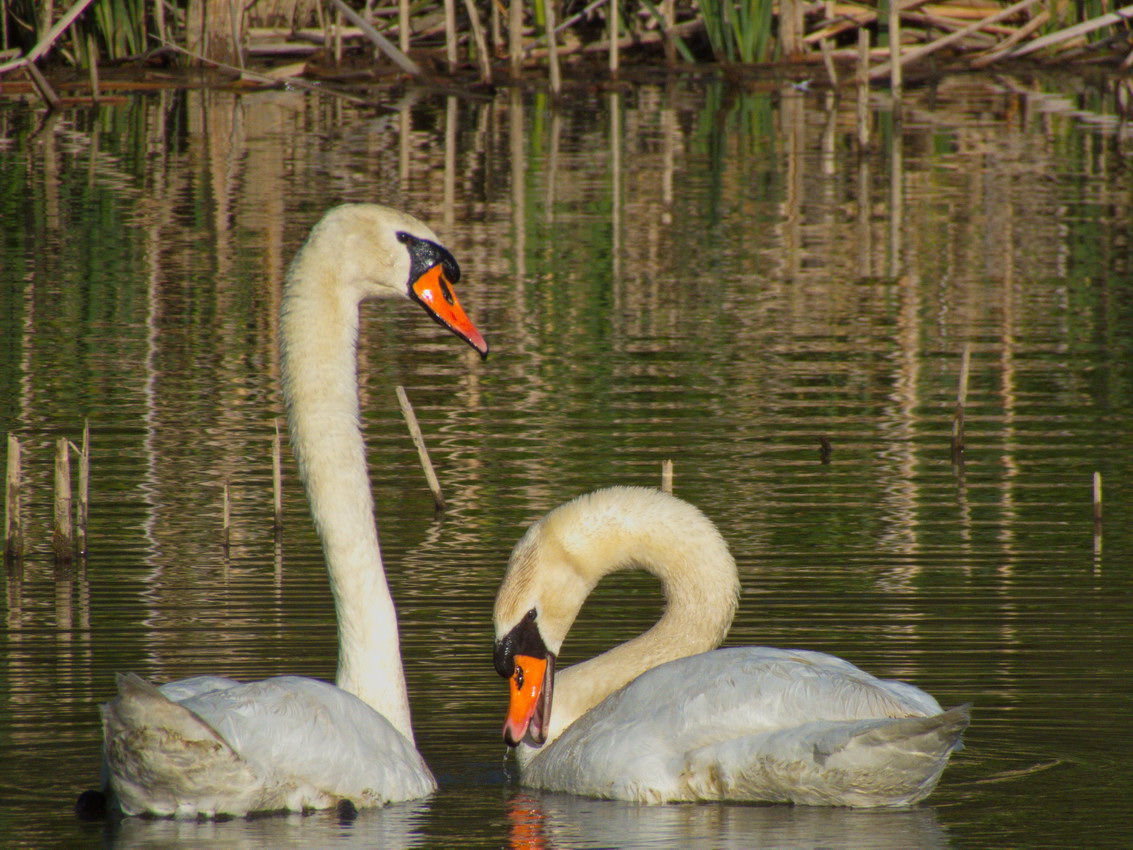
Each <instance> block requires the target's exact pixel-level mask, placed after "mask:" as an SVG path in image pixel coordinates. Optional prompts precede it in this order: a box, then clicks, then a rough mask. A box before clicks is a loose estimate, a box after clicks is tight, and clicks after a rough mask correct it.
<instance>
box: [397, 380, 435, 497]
mask: <svg viewBox="0 0 1133 850" xmlns="http://www.w3.org/2000/svg"><path fill="white" fill-rule="evenodd" d="M397 402H398V404H400V405H401V415H402V416H404V417H405V424H406V425H407V426H408V427H409V435H410V436H411V437H412V438H413V445H415V446H416V447H417V457H418V458H420V460H421V468H422V469H423V470H424V471H425V481H426V482H428V484H429V489H430V490H431V491H432V493H433V504H434V505H436V508H437V510H438V511H443V510H444V509H445V497H444V495H443V494H442V493H441V484H440V482H439V481H437V475H436V473H435V472H433V464H432V462H431V461H430V460H429V450H428V449H427V448H425V438H424V437H423V436H422V435H421V426H420V425H418V424H417V416H416V414H414V412H413V405H411V404H410V403H409V396H407V395H406V394H405V388H404V387H402V386H401V385H400V384H399V385H398V387H397Z"/></svg>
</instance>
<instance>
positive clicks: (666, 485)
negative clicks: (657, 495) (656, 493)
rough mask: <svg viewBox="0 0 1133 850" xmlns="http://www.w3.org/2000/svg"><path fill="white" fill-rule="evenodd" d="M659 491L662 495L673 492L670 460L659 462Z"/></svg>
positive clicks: (671, 463)
mask: <svg viewBox="0 0 1133 850" xmlns="http://www.w3.org/2000/svg"><path fill="white" fill-rule="evenodd" d="M661 491H662V492H664V493H672V492H673V462H672V461H671V460H667V459H666V460H663V461H661Z"/></svg>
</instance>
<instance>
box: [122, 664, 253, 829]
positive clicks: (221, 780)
mask: <svg viewBox="0 0 1133 850" xmlns="http://www.w3.org/2000/svg"><path fill="white" fill-rule="evenodd" d="M101 711H102V731H103V757H104V765H105V772H106V775H107V778H108V780H109V786H110V789H111V790H112V792H113V794H114V797H115V799H116V801H117V804H118V806H119V807H120V808H121V809H122V811H123V812H125V813H126V814H131V815H136V814H154V815H163V816H170V815H185V816H195V815H197V814H212V813H214V812H216V811H225V810H226V808H227V806H228V805H230V804H231V803H232V802H233V800H232V797H233V796H240V795H241V793H246V792H247V790H248V789H250V788H252V787H254V786H256V785H257V784H258V783H257V779H256V776H255V773H254V771H253V770H252V769H251V768H250V766H249V765H248V764H247V763H246V762H245V760H244V759H243V758H241V756H240V755H239V754H238V753H236V752H235V751H234V750H233V749H232V747H231V746H229V744H228V743H227V742H226V741H225V740H224V738H223V737H221V735H220V734H219V733H218V732H217V731H216V730H215V729H213V728H212V727H211V726H210V725H209V724H208V723H206V722H205V721H204V720H202V719H201V718H200V717H198V716H197V715H196V714H194V713H193V712H192V711H189V710H188V709H187V708H184V707H183V706H180V705H178V704H177V703H176V702H173V701H172V700H170V699H168V698H167V697H165V696H164V695H163V694H162V693H161V691H159V690H158V689H157V688H156V687H154V686H153V685H152V684H150V683H149V682H147V681H146V680H144V679H142V678H141V677H140V676H137V675H135V674H133V673H125V674H119V675H118V695H117V696H116V697H115V698H114V699H112V700H111V701H110V702H108V703H106V704H105V705H103V706H102V707H101ZM234 789H239V790H238V791H235V793H234Z"/></svg>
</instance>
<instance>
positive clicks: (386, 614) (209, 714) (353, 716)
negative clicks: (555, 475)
mask: <svg viewBox="0 0 1133 850" xmlns="http://www.w3.org/2000/svg"><path fill="white" fill-rule="evenodd" d="M459 277H460V269H459V267H458V266H457V264H456V261H455V260H454V259H453V257H452V255H451V254H450V253H449V252H448V251H446V250H445V249H444V248H442V247H441V246H440V244H439V243H438V241H437V237H436V235H434V233H433V232H432V231H431V230H430V229H429V228H428V227H426V226H425V225H424V224H422V223H421V222H420V221H418V220H416V219H415V218H412V217H410V216H408V215H404V214H402V213H399V212H397V211H396V210H392V209H389V208H387V207H381V206H376V205H371V204H350V205H344V206H340V207H337V208H335V209H332V210H331V211H330V212H328V213H327V214H326V216H325V217H324V218H323V219H322V221H320V222H319V223H318V224H317V225H316V226H315V227H314V229H313V230H312V231H311V234H310V236H309V237H308V239H307V241H306V243H305V244H304V245H303V247H302V248H301V249H300V251H299V253H298V254H297V255H296V257H295V260H294V262H293V263H292V265H291V268H290V270H289V272H288V275H287V281H286V283H285V285H284V292H283V307H282V313H281V316H280V348H281V354H282V377H283V393H284V399H285V401H286V404H287V413H288V420H289V426H290V432H291V441H292V446H293V448H294V451H295V454H296V457H297V459H298V462H299V470H300V474H301V477H302V479H303V482H304V484H305V485H306V488H307V496H308V499H309V500H310V503H311V512H312V514H313V516H314V519H315V524H316V526H317V528H318V531H319V534H320V536H321V538H322V542H323V549H324V552H325V555H326V562H327V571H328V574H329V578H330V584H331V588H332V590H333V593H334V601H335V612H336V615H337V618H338V636H339V657H338V678H337V687H335V686H334V685H330V684H328V683H326V682H322V681H318V680H315V679H305V678H299V677H295V676H282V677H276V678H271V679H265V680H263V681H260V682H252V683H248V684H241V683H240V682H236V681H233V680H231V679H224V678H220V677H216V676H201V677H196V678H192V679H185V680H183V681H179V682H173V683H171V684H167V685H164V686H162V687H160V688H155V687H154V686H153V685H151V684H149V683H147V682H145V681H144V680H142V679H140V678H139V677H137V676H135V675H133V674H127V675H124V676H119V681H118V688H119V691H118V696H117V697H116V698H115V699H113V700H112V701H110V702H109V703H107V704H106V705H104V706H103V707H102V719H103V736H104V768H103V772H104V787H107V786H108V787H109V789H110V790H111V792H112V793H113V795H114V797H115V798H116V800H117V805H118V806H119V807H120V808H121V810H122V811H123V812H124V813H126V814H130V815H136V814H143V813H144V814H152V815H161V816H170V815H172V816H178V817H198V816H216V815H243V814H247V813H250V812H259V811H273V810H290V811H302V810H306V809H318V808H326V807H330V806H334V805H336V804H338V803H340V802H342V801H349V802H350V803H352V804H354V805H355V806H370V805H381V804H384V803H387V802H394V801H400V800H410V799H415V798H418V797H423V796H425V795H427V794H429V793H430V792H432V791H433V790H434V789H435V788H436V783H435V781H434V779H433V775H432V773H430V771H429V768H428V767H427V766H426V765H425V762H424V761H423V760H422V758H421V756H420V755H419V754H418V752H417V750H416V748H415V746H414V743H413V730H412V728H411V727H410V720H409V702H408V696H407V693H406V688H405V677H404V673H403V672H402V668H401V653H400V650H399V646H398V635H397V616H396V612H395V611H394V606H393V600H392V599H391V598H390V594H389V588H388V586H387V585H386V578H385V572H384V571H383V568H382V560H381V553H380V550H379V547H378V536H377V529H376V527H375V525H374V509H373V500H372V497H371V494H370V482H369V477H368V474H367V469H366V456H365V446H364V444H363V440H362V434H361V432H360V430H359V424H358V385H357V363H356V355H355V346H356V343H357V339H358V305H359V303H360V302H361V301H362V299H364V298H367V297H369V296H401V297H403V298H411V299H413V300H416V301H417V302H418V303H420V304H421V305H422V306H423V307H424V308H425V311H426V312H427V313H428V314H429V315H430V316H432V317H433V318H434V319H436V320H437V321H438V322H439V323H441V324H442V325H444V326H445V327H447V328H448V329H449V330H451V331H452V332H454V333H455V334H456V335H457V336H459V337H461V338H462V339H464V340H465V341H467V342H468V343H469V344H470V345H472V346H473V347H474V348H475V349H476V350H477V351H479V352H480V354H481V356H484V357H486V356H487V352H488V346H487V344H486V343H485V342H484V339H483V337H482V336H481V335H480V333H479V331H477V330H476V328H475V327H474V326H473V324H472V322H471V321H470V320H469V319H468V317H467V316H466V315H465V313H464V310H463V309H462V308H461V306H460V304H459V302H458V301H457V300H456V296H455V294H454V293H453V291H452V283H454V282H455V281H456V280H458V279H459ZM88 793H89V792H88ZM84 796H86V795H84ZM80 808H82V802H81V801H80Z"/></svg>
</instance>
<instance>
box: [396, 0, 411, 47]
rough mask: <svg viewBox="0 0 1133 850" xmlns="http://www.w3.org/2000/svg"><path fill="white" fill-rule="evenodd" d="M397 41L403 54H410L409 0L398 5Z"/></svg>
mask: <svg viewBox="0 0 1133 850" xmlns="http://www.w3.org/2000/svg"><path fill="white" fill-rule="evenodd" d="M397 40H398V43H399V44H400V45H401V52H402V53H408V52H409V0H398V3H397Z"/></svg>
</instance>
